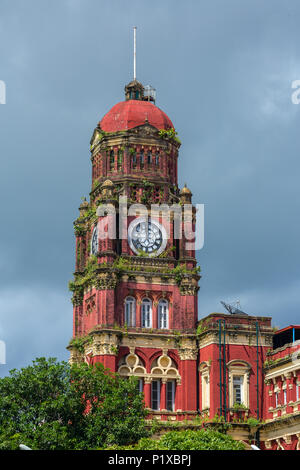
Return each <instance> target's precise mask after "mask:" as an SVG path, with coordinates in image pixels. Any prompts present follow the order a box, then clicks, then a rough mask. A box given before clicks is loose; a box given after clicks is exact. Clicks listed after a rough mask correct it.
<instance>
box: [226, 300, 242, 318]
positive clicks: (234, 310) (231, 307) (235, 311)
mask: <svg viewBox="0 0 300 470" xmlns="http://www.w3.org/2000/svg"><path fill="white" fill-rule="evenodd" d="M220 302H221V304H222V305H223V307H225V308H226V310H227V312H229V313H230V314H231V315H248V313H245V312H243V311H242V310H241V308H240V307H241V304H240V301H239V300H236V301H235V302H233V303H231V304H229V303H226V302H223V300H221V301H220Z"/></svg>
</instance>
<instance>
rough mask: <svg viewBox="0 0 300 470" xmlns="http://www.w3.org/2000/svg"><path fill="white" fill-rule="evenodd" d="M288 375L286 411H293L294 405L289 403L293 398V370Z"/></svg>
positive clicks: (286, 375)
mask: <svg viewBox="0 0 300 470" xmlns="http://www.w3.org/2000/svg"><path fill="white" fill-rule="evenodd" d="M285 377H286V403H287V406H286V412H287V413H293V407H292V406H290V405H289V403H290V402H291V401H294V400H293V376H292V374H291V372H288V373H287V374H285Z"/></svg>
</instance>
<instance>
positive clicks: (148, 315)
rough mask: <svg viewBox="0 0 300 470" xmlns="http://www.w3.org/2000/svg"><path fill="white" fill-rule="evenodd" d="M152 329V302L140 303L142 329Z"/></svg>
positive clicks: (146, 300)
mask: <svg viewBox="0 0 300 470" xmlns="http://www.w3.org/2000/svg"><path fill="white" fill-rule="evenodd" d="M151 327H152V302H151V300H150V299H143V301H142V328H151Z"/></svg>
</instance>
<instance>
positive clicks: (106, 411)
mask: <svg viewBox="0 0 300 470" xmlns="http://www.w3.org/2000/svg"><path fill="white" fill-rule="evenodd" d="M145 415H146V411H145V409H144V401H143V396H142V394H141V393H139V392H138V388H137V382H136V379H134V378H129V379H127V380H126V379H124V378H121V377H119V376H118V375H116V374H113V373H111V372H110V371H109V370H108V369H105V368H104V367H103V366H102V364H97V365H95V366H89V365H87V364H85V363H82V364H79V365H73V366H70V365H69V364H68V363H66V362H57V361H56V359H54V358H50V359H45V358H37V359H36V360H35V361H33V364H32V365H30V366H28V367H25V368H22V369H21V370H12V371H10V375H9V376H8V377H4V378H1V379H0V449H16V448H18V446H19V444H20V443H22V444H25V445H27V446H29V447H31V448H32V449H45V450H48V449H49V450H54V449H55V450H56V449H97V448H99V447H106V446H107V445H128V444H131V443H135V442H137V441H138V440H139V439H140V438H141V437H144V436H147V431H146V429H145V423H144V418H145Z"/></svg>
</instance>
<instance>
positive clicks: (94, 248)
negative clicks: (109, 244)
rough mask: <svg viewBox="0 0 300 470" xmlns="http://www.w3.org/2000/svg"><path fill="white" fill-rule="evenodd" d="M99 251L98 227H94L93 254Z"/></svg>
mask: <svg viewBox="0 0 300 470" xmlns="http://www.w3.org/2000/svg"><path fill="white" fill-rule="evenodd" d="M97 253H98V227H97V225H96V226H95V227H94V230H93V235H92V240H91V254H92V255H96V254H97Z"/></svg>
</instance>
